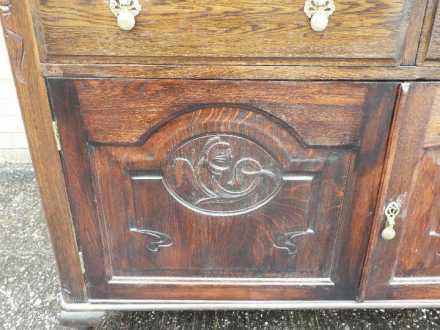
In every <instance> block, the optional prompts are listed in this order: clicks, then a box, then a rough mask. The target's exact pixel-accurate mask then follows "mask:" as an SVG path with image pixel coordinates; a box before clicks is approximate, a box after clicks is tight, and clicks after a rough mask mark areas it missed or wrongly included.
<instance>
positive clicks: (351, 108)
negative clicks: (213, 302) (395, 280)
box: [48, 79, 396, 300]
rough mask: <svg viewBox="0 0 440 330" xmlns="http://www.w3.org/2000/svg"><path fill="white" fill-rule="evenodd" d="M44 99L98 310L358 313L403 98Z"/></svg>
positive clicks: (148, 88) (355, 88)
mask: <svg viewBox="0 0 440 330" xmlns="http://www.w3.org/2000/svg"><path fill="white" fill-rule="evenodd" d="M48 86H49V91H50V97H51V100H52V105H53V110H54V112H55V116H56V118H57V121H58V125H59V129H60V133H61V141H62V148H63V159H64V166H65V171H66V178H67V182H68V192H69V195H70V199H71V202H72V213H73V215H74V218H75V222H76V227H77V231H78V237H79V240H80V243H79V244H80V246H81V247H82V250H83V254H84V257H85V264H86V277H87V282H88V283H89V284H88V288H89V290H90V292H89V294H90V297H91V298H92V299H104V298H119V299H190V300H191V299H217V300H218V299H220V300H221V299H241V300H246V299H248V300H249V299H255V300H263V299H275V300H284V299H313V298H314V299H318V298H319V299H342V298H350V299H353V298H354V296H355V294H356V293H355V292H356V288H357V285H358V283H359V276H360V269H361V266H362V261H363V260H364V256H365V255H364V254H365V250H366V243H367V239H368V235H367V234H366V233H368V232H369V226H370V223H371V215H372V211H373V209H374V206H375V200H376V195H377V187H378V183H379V177H380V173H381V170H382V162H383V157H384V145H385V143H386V140H387V135H388V127H389V124H390V118H391V113H392V107H393V102H394V96H395V89H396V85H395V84H393V83H295V82H252V81H201V80H195V81H191V80H175V81H173V80H61V79H60V80H57V79H51V80H49V81H48ZM220 289H221V290H220Z"/></svg>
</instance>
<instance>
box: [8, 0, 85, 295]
mask: <svg viewBox="0 0 440 330" xmlns="http://www.w3.org/2000/svg"><path fill="white" fill-rule="evenodd" d="M1 5H2V6H4V8H5V9H6V8H7V10H5V12H3V14H1V16H2V23H3V28H4V31H5V37H6V43H7V46H8V50H9V55H10V59H11V63H12V68H13V72H14V77H15V83H16V89H17V93H18V97H19V101H20V105H21V110H22V116H23V119H24V122H25V128H26V133H27V136H28V142H29V146H30V149H31V155H32V160H33V165H34V168H35V172H36V177H37V180H38V183H39V187H40V193H41V197H42V201H43V207H44V210H45V215H46V220H47V223H48V227H49V232H50V237H51V240H52V245H53V249H54V253H55V258H56V260H57V264H58V270H59V275H60V280H61V287H62V293H63V295H64V299H66V300H67V301H71V302H81V301H84V281H83V276H82V274H81V267H80V262H79V257H78V247H77V244H76V238H75V234H74V229H73V225H72V221H71V217H70V209H69V202H68V198H67V194H66V190H65V182H64V176H63V173H62V167H61V162H60V158H59V154H58V152H57V149H56V144H55V139H54V135H53V130H52V114H51V111H50V107H49V104H48V99H47V94H46V88H45V83H44V80H43V79H42V77H41V74H40V72H39V66H38V63H39V58H38V54H37V51H36V48H35V47H36V44H35V42H34V36H33V32H32V22H31V17H30V15H29V8H28V7H27V2H26V1H19V0H17V1H15V0H11V1H1Z"/></svg>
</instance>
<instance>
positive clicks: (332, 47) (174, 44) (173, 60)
mask: <svg viewBox="0 0 440 330" xmlns="http://www.w3.org/2000/svg"><path fill="white" fill-rule="evenodd" d="M30 2H31V6H32V12H33V15H34V17H35V24H36V26H35V29H36V31H38V34H37V35H38V37H39V43H40V51H41V53H42V58H43V59H44V60H45V61H48V62H51V63H56V62H69V63H70V62H75V63H76V62H96V63H103V62H104V63H109V62H110V63H153V64H177V63H178V64H183V63H192V64H201V63H243V64H269V63H274V64H283V63H285V64H289V63H291V64H306V63H308V64H311V63H319V64H321V65H326V64H328V65H343V64H347V63H349V64H356V63H357V64H359V65H361V64H367V63H368V64H369V65H388V64H399V63H403V62H406V61H407V59H406V57H407V56H411V55H410V54H408V53H407V52H409V53H411V52H412V51H414V50H415V49H416V47H417V41H418V34H417V31H419V28H420V25H421V22H422V19H421V17H423V13H424V6H425V1H410V0H406V1H405V0H358V1H351V0H350V1H349V0H344V1H342V0H341V1H336V11H335V13H334V14H333V15H332V16H331V18H330V23H329V26H328V28H327V30H326V31H325V32H323V33H317V32H314V31H312V30H311V28H310V22H309V19H308V18H307V17H306V15H305V14H304V0H281V1H280V0H267V1H264V2H262V1H259V0H247V1H243V0H240V1H230V0H217V1H213V0H200V1H168V0H167V1H164V0H148V1H146V0H140V3H141V5H142V8H143V9H142V11H141V13H140V14H139V15H138V16H137V17H136V21H137V24H136V27H135V28H134V29H133V30H132V31H130V32H123V31H121V30H120V29H119V28H118V26H117V24H116V18H115V17H114V15H113V14H112V12H111V11H110V9H109V5H108V1H107V0H98V1H83V0H47V1H40V0H31V1H30ZM410 21H411V22H412V24H411V25H410V26H409V22H410ZM413 32H414V33H413ZM407 45H408V47H407Z"/></svg>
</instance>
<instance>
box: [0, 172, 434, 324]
mask: <svg viewBox="0 0 440 330" xmlns="http://www.w3.org/2000/svg"><path fill="white" fill-rule="evenodd" d="M58 290H59V285H58V280H57V276H56V270H55V264H54V260H53V255H52V251H51V249H50V245H49V242H48V235H47V230H46V225H45V222H44V217H43V214H42V211H41V206H40V198H39V195H38V191H37V188H36V184H35V178H34V173H33V170H32V166H30V165H11V164H0V329H6V330H12V329H19V330H24V329H32V330H34V329H36V330H39V329H66V328H63V327H60V326H59V325H58V324H57V320H56V313H57V312H58V305H57V301H56V295H57V292H58ZM99 329H115V330H116V329H121V330H122V329H154V330H157V329H344V330H345V329H440V310H435V309H418V310H392V311H384V310H368V311H364V310H357V311H353V310H349V311H248V312H246V311H237V312H142V313H141V312H137V313H112V314H109V315H108V317H107V318H106V319H105V320H104V321H103V322H102V324H101V325H100V327H99Z"/></svg>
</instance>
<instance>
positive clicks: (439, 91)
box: [363, 83, 440, 299]
mask: <svg viewBox="0 0 440 330" xmlns="http://www.w3.org/2000/svg"><path fill="white" fill-rule="evenodd" d="M439 146H440V84H433V83H413V84H404V85H402V88H401V93H400V98H399V100H398V105H397V117H396V120H395V123H394V125H393V128H392V133H391V142H390V146H389V152H388V158H387V162H386V170H385V175H384V182H383V186H382V192H381V196H380V199H379V203H378V208H377V214H376V217H375V227H374V230H373V232H372V238H371V249H370V252H369V258H368V261H367V271H366V272H365V275H366V277H365V281H364V283H363V284H364V291H365V293H366V298H368V299H423V298H436V299H439V298H440V221H439V220H440V219H439V217H440V148H439ZM393 202H395V203H396V204H394V206H395V207H396V208H398V209H397V212H398V214H397V217H396V218H395V226H394V230H395V233H396V236H395V237H394V239H390V240H385V239H383V238H382V237H381V234H382V232H383V230H384V229H385V228H386V216H385V211H386V209H387V207H389V206H390V204H391V203H393ZM388 238H392V235H391V236H390V237H388Z"/></svg>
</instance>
